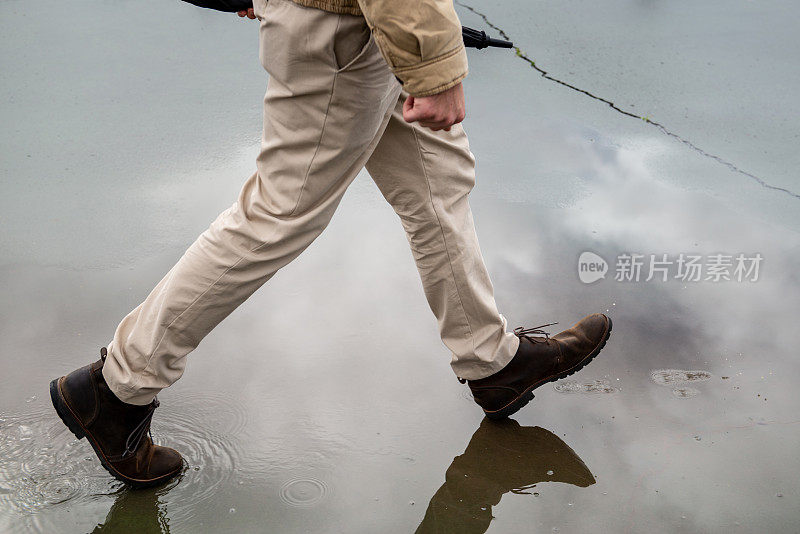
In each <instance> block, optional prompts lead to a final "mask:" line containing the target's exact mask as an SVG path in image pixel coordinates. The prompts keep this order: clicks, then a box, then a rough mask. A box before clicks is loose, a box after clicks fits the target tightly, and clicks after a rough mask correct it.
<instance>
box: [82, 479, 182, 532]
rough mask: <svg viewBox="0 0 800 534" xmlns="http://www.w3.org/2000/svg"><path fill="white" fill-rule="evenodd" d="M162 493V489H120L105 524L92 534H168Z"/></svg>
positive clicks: (167, 521) (97, 527) (95, 529)
mask: <svg viewBox="0 0 800 534" xmlns="http://www.w3.org/2000/svg"><path fill="white" fill-rule="evenodd" d="M163 493H164V491H163V488H161V489H158V488H151V489H129V488H123V489H121V490H120V491H119V493H118V494H117V499H116V500H115V501H114V504H113V505H112V506H111V510H109V511H108V515H107V516H106V520H105V521H104V522H103V523H102V524H100V525H97V526H96V527H95V528H94V530H93V531H92V532H91V534H102V533H106V534H109V533H111V532H113V533H114V534H134V533H135V534H169V520H168V519H167V510H166V508H165V507H164V505H163V503H161V502H160V501H159V500H158V497H159V496H160V495H162V494H163Z"/></svg>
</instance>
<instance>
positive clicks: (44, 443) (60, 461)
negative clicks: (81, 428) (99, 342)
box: [0, 399, 120, 532]
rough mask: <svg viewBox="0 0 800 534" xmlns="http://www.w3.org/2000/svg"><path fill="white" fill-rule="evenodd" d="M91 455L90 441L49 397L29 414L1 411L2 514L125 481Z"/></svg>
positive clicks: (86, 495)
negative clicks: (66, 421)
mask: <svg viewBox="0 0 800 534" xmlns="http://www.w3.org/2000/svg"><path fill="white" fill-rule="evenodd" d="M47 400H49V399H47ZM87 457H89V459H90V460H94V457H95V456H94V452H93V451H92V450H91V447H89V446H88V445H86V446H84V444H82V443H80V442H78V440H76V439H75V437H74V436H73V435H72V433H71V432H69V430H67V428H66V427H65V426H64V424H63V423H62V422H61V420H60V419H58V416H57V415H56V414H55V412H54V411H53V410H52V407H51V406H50V405H49V404H47V403H45V402H39V403H37V405H36V406H32V407H31V410H30V411H28V412H27V413H24V414H2V415H0V488H2V491H0V518H7V519H11V520H13V519H14V518H15V517H17V518H19V517H20V516H28V515H33V514H37V513H39V512H41V511H43V510H45V509H47V508H51V507H55V506H59V505H64V504H67V503H68V504H72V503H73V502H74V501H76V500H78V499H86V500H93V499H96V498H97V497H98V496H102V495H110V494H112V493H114V491H116V489H117V488H118V487H119V486H120V484H119V483H118V482H117V481H115V480H114V479H112V478H111V477H110V476H108V475H107V473H106V472H105V470H103V468H102V467H100V464H99V462H97V461H87V460H86V458H87ZM43 528H44V529H45V530H47V529H49V528H50V527H49V526H43ZM52 528H53V529H54V530H52V531H53V532H55V531H57V528H56V527H55V526H53V527H52Z"/></svg>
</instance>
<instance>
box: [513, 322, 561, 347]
mask: <svg viewBox="0 0 800 534" xmlns="http://www.w3.org/2000/svg"><path fill="white" fill-rule="evenodd" d="M554 324H558V322H555V323H547V324H540V325H539V326H532V327H530V328H525V327H523V326H518V327H517V328H515V329H514V335H515V336H517V337H518V338H520V339H521V338H523V337H524V338H525V339H527V340H528V341H530V342H531V343H547V342H549V341H550V333H549V332H545V331H544V330H542V328H545V327H547V326H553V325H554ZM534 334H535V335H537V336H544V339H542V338H541V337H532V335H534Z"/></svg>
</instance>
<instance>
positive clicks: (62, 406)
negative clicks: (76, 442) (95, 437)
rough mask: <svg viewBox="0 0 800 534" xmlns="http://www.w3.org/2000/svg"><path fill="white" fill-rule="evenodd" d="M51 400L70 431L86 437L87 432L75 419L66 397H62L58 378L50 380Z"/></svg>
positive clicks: (79, 437) (81, 437)
mask: <svg viewBox="0 0 800 534" xmlns="http://www.w3.org/2000/svg"><path fill="white" fill-rule="evenodd" d="M50 400H51V401H53V408H55V409H56V413H57V414H58V416H59V417H60V418H61V421H62V422H63V423H64V424H65V425H67V428H69V430H70V432H72V433H73V434H75V437H76V438H78V439H83V438H85V437H86V434H84V433H83V430H81V427H80V425H78V423H77V421H75V418H74V417H73V416H72V413H71V412H70V410H69V408H68V407H67V405H66V403H65V402H64V399H63V398H62V397H61V393H59V391H58V378H56V379H55V380H53V381H52V382H50Z"/></svg>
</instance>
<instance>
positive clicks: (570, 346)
mask: <svg viewBox="0 0 800 534" xmlns="http://www.w3.org/2000/svg"><path fill="white" fill-rule="evenodd" d="M550 324H555V323H550ZM550 324H546V325H542V326H537V327H534V328H528V329H525V328H521V327H520V328H517V329H515V330H514V333H515V334H516V335H517V336H518V337H519V349H517V353H516V354H515V355H514V357H513V358H512V359H511V361H510V362H508V365H506V366H505V367H503V368H502V369H500V371H498V372H496V373H495V374H493V375H491V376H487V377H486V378H481V379H480V380H469V381H468V382H469V388H470V390H472V396H473V397H474V398H475V402H477V403H478V405H479V406H480V407H481V408H483V411H484V413H485V414H486V417H488V418H489V419H502V418H504V417H508V416H509V415H511V414H513V413H514V412H516V411H517V410H519V409H520V408H522V407H523V406H525V405H526V404H528V402H530V401H531V399H533V390H534V389H536V388H538V387H539V386H541V385H542V384H545V383H547V382H555V381H556V380H560V379H562V378H565V377H567V376H569V375H571V374H572V373H574V372H576V371H579V370H580V369H582V368H583V366H585V365H586V364H587V363H589V362H590V361H592V359H593V358H594V357H595V356H597V353H599V352H600V349H602V348H603V347H604V346H605V344H606V341H607V340H608V336H610V335H611V319H610V318H609V317H606V316H605V315H603V314H602V313H595V314H592V315H587V316H586V317H584V318H583V319H581V320H580V321H578V322H577V323H575V324H574V325H573V326H572V328H569V329H568V330H564V331H563V332H560V333H558V334H556V335H554V336H552V337H550V336H549V335H548V334H547V333H546V332H544V331H543V330H541V328H543V327H545V326H550ZM532 334H540V336H533V335H532ZM541 336H544V337H541Z"/></svg>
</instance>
